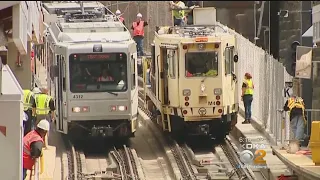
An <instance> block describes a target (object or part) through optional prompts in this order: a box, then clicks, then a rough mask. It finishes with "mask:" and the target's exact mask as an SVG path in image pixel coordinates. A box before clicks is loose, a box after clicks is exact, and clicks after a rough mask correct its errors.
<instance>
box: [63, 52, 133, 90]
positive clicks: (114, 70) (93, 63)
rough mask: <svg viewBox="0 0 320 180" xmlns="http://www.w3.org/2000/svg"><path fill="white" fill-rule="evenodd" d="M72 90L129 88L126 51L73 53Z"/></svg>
mask: <svg viewBox="0 0 320 180" xmlns="http://www.w3.org/2000/svg"><path fill="white" fill-rule="evenodd" d="M69 62H70V66H69V67H70V90H71V92H73V93H79V92H121V91H126V90H127V82H128V81H127V55H126V54H125V53H103V54H97V53H96V54H71V55H70V56H69Z"/></svg>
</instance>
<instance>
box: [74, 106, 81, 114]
mask: <svg viewBox="0 0 320 180" xmlns="http://www.w3.org/2000/svg"><path fill="white" fill-rule="evenodd" d="M72 112H75V113H78V112H81V108H80V107H73V108H72Z"/></svg>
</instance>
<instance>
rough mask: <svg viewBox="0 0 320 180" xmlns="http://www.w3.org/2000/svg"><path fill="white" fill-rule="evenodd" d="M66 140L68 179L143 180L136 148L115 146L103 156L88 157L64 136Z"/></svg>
mask: <svg viewBox="0 0 320 180" xmlns="http://www.w3.org/2000/svg"><path fill="white" fill-rule="evenodd" d="M64 141H65V146H66V150H67V163H68V166H67V167H68V170H67V172H68V175H67V177H66V180H95V179H118V180H141V179H140V175H139V173H138V169H137V165H136V161H137V158H135V157H137V156H136V154H135V151H134V149H131V148H129V147H127V146H126V145H123V146H122V147H120V148H116V147H113V150H111V151H107V150H106V151H107V152H106V153H104V154H105V155H103V156H102V157H99V156H97V155H94V156H87V157H86V155H85V153H84V152H83V151H82V150H81V149H78V148H76V147H75V146H74V144H73V143H72V142H71V141H70V140H68V139H67V138H64ZM87 167H88V168H87ZM89 168H90V169H89Z"/></svg>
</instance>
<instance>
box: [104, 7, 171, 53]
mask: <svg viewBox="0 0 320 180" xmlns="http://www.w3.org/2000/svg"><path fill="white" fill-rule="evenodd" d="M100 2H101V3H102V4H104V5H105V6H106V7H108V8H109V9H110V10H111V11H112V12H114V13H115V12H116V10H117V9H119V10H120V11H121V13H122V14H123V15H122V16H123V18H124V19H125V24H126V26H127V28H128V29H129V30H130V31H131V26H132V23H133V22H134V21H135V20H136V17H137V14H138V13H141V14H142V16H143V17H142V19H143V20H144V21H148V23H149V25H148V26H147V27H145V39H144V51H145V52H151V49H150V44H151V43H152V42H153V38H154V32H155V29H156V26H169V25H172V15H171V11H170V9H169V1H100ZM131 32H132V31H131Z"/></svg>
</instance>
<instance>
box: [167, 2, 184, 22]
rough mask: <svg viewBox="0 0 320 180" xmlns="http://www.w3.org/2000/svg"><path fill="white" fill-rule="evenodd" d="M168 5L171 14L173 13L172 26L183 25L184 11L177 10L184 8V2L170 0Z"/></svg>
mask: <svg viewBox="0 0 320 180" xmlns="http://www.w3.org/2000/svg"><path fill="white" fill-rule="evenodd" d="M170 5H171V8H172V9H175V10H172V15H173V21H174V22H173V25H174V26H183V25H184V21H185V11H184V10H179V9H183V8H186V6H185V4H184V2H182V1H170Z"/></svg>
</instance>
